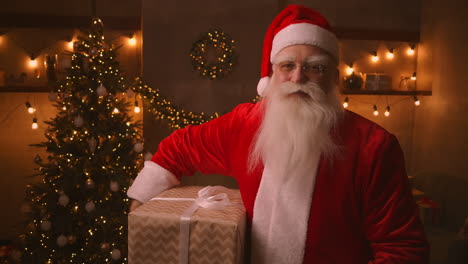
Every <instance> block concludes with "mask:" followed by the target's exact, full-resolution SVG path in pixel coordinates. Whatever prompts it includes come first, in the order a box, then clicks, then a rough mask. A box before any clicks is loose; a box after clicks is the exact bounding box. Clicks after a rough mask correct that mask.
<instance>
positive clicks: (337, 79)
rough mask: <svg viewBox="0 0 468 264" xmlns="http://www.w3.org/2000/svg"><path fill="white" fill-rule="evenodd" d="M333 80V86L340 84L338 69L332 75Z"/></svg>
mask: <svg viewBox="0 0 468 264" xmlns="http://www.w3.org/2000/svg"><path fill="white" fill-rule="evenodd" d="M334 75H335V76H334V77H335V78H334V81H335V84H336V85H338V84H339V82H340V71H339V70H338V68H335V74H334Z"/></svg>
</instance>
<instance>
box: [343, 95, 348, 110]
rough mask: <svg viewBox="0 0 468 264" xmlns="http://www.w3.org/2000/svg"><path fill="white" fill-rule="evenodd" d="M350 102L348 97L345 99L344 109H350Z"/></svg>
mask: <svg viewBox="0 0 468 264" xmlns="http://www.w3.org/2000/svg"><path fill="white" fill-rule="evenodd" d="M348 101H349V98H348V97H346V98H345V99H344V102H343V107H344V108H348V106H349V103H348Z"/></svg>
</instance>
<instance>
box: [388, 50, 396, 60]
mask: <svg viewBox="0 0 468 264" xmlns="http://www.w3.org/2000/svg"><path fill="white" fill-rule="evenodd" d="M394 57H395V54H394V53H393V49H390V50H389V51H388V52H387V59H389V60H391V59H393V58H394Z"/></svg>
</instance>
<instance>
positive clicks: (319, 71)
mask: <svg viewBox="0 0 468 264" xmlns="http://www.w3.org/2000/svg"><path fill="white" fill-rule="evenodd" d="M275 65H277V66H278V68H279V71H280V72H282V73H288V74H289V73H291V72H293V71H295V70H296V69H297V68H300V69H301V70H302V72H303V73H304V74H307V75H316V76H322V75H324V74H325V73H326V72H327V71H328V69H329V68H328V66H327V65H325V64H316V63H305V64H303V65H301V64H296V63H292V62H280V63H277V64H275Z"/></svg>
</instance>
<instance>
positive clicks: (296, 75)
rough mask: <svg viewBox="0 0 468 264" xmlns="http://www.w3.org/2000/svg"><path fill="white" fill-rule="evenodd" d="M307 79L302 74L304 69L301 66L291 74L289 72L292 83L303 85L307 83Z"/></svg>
mask: <svg viewBox="0 0 468 264" xmlns="http://www.w3.org/2000/svg"><path fill="white" fill-rule="evenodd" d="M307 80H308V78H307V75H306V74H305V72H304V69H303V67H302V66H299V67H296V68H295V69H294V70H293V71H292V72H291V80H290V81H291V82H293V83H305V82H307Z"/></svg>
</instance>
